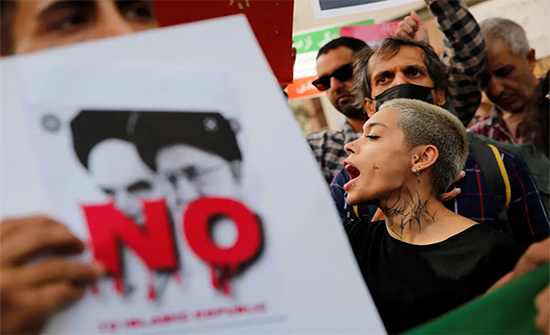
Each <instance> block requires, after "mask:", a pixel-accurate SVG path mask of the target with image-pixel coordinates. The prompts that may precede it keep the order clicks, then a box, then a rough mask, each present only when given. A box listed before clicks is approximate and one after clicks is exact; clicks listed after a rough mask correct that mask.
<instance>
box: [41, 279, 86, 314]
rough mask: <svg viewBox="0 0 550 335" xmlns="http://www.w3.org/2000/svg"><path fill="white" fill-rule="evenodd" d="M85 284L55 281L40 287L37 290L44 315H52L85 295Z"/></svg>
mask: <svg viewBox="0 0 550 335" xmlns="http://www.w3.org/2000/svg"><path fill="white" fill-rule="evenodd" d="M85 292H86V286H85V285H71V284H70V283H68V282H54V283H51V284H48V285H44V286H42V287H40V288H39V289H38V290H37V292H36V299H39V300H40V301H39V302H37V303H38V306H37V307H38V308H37V309H38V310H39V311H40V312H41V313H43V314H44V315H51V314H52V313H54V312H56V311H58V310H59V309H61V308H63V307H66V306H68V305H70V304H72V303H74V302H76V301H78V300H79V299H81V298H82V297H83V296H84V293H85Z"/></svg>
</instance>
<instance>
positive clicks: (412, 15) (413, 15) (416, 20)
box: [410, 10, 422, 25]
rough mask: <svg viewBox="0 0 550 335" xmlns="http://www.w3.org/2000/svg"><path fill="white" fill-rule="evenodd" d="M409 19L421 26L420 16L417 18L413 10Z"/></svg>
mask: <svg viewBox="0 0 550 335" xmlns="http://www.w3.org/2000/svg"><path fill="white" fill-rule="evenodd" d="M410 18H411V19H413V20H414V21H415V22H416V24H417V25H421V24H422V19H421V18H420V16H418V14H416V12H415V11H414V10H413V11H412V12H411V16H410Z"/></svg>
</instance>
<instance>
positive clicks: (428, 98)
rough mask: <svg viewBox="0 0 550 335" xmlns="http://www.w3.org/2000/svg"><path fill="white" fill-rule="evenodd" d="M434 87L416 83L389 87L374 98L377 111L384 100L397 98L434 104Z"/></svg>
mask: <svg viewBox="0 0 550 335" xmlns="http://www.w3.org/2000/svg"><path fill="white" fill-rule="evenodd" d="M433 89H434V88H433V87H426V86H418V85H414V84H401V85H397V86H394V87H391V88H388V89H387V90H385V91H384V92H382V93H381V94H379V95H377V96H376V97H375V98H374V100H376V111H377V112H378V109H380V106H382V105H383V104H384V102H386V101H390V100H393V99H397V98H406V99H415V100H422V101H424V102H427V103H430V104H434V99H433V96H432V90H433Z"/></svg>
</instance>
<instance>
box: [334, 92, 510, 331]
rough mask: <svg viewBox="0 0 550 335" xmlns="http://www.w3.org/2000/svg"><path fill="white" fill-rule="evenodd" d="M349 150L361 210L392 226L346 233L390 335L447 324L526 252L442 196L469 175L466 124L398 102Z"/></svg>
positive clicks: (352, 196)
mask: <svg viewBox="0 0 550 335" xmlns="http://www.w3.org/2000/svg"><path fill="white" fill-rule="evenodd" d="M363 130H364V133H363V136H362V137H361V138H359V139H358V140H356V141H354V142H351V143H348V144H347V145H346V147H345V149H346V151H347V152H348V153H349V157H348V158H347V159H346V161H345V163H344V166H345V168H346V170H347V171H348V173H349V175H350V177H351V180H350V181H349V182H348V183H347V184H346V185H345V186H344V188H345V189H346V191H347V192H348V197H347V201H348V203H349V204H351V205H358V204H362V203H368V202H371V203H374V204H376V205H378V206H379V207H380V209H381V210H382V212H383V213H384V220H383V221H374V222H371V223H369V224H366V223H363V222H361V221H359V222H353V223H350V224H349V225H348V226H346V230H347V232H348V235H349V238H350V242H351V245H352V248H353V251H354V253H355V256H356V258H357V262H358V263H359V267H360V268H361V272H362V274H363V277H364V279H365V281H366V283H367V285H368V287H369V289H370V292H371V294H372V297H373V299H374V301H375V303H376V305H377V308H378V311H379V312H380V315H381V317H382V320H383V321H384V324H385V326H386V329H387V330H388V332H389V333H399V332H403V331H405V330H407V329H410V328H412V327H414V326H416V325H419V324H421V323H423V322H426V321H428V320H430V319H432V318H434V317H437V316H439V315H441V314H443V313H445V312H447V311H449V310H451V309H453V308H455V307H457V306H459V305H461V304H462V303H464V302H467V301H468V300H471V299H472V298H474V297H476V296H478V295H480V294H482V293H483V292H485V291H486V290H487V289H488V288H489V287H491V285H492V284H494V283H495V282H496V281H497V280H498V279H499V278H500V277H502V276H503V275H504V274H506V273H507V272H508V271H510V270H511V269H512V268H513V267H514V264H515V263H516V261H517V260H518V258H519V256H520V254H521V250H520V249H519V247H518V246H517V245H516V243H515V242H514V241H513V240H511V239H509V238H508V237H506V236H505V235H504V234H502V233H501V232H499V231H496V230H495V229H493V228H491V227H489V226H486V225H480V224H478V223H476V222H474V221H471V220H469V219H467V218H465V217H462V216H460V215H458V214H456V213H454V212H452V211H450V210H448V209H447V208H446V207H445V206H444V205H443V204H442V203H441V199H440V198H439V194H441V193H443V192H444V190H445V189H446V188H447V187H448V186H449V184H450V183H451V181H452V180H454V179H455V178H456V177H457V176H458V174H459V173H460V171H461V170H462V168H463V166H464V164H465V162H466V158H467V156H468V140H467V137H466V133H465V130H464V127H463V126H462V124H461V123H460V121H459V120H458V119H457V118H456V117H455V116H453V115H451V114H450V113H449V112H447V111H446V110H444V109H442V108H440V107H437V106H435V105H431V104H428V103H425V102H422V101H418V100H410V99H394V100H391V101H389V102H386V103H385V104H384V105H382V106H381V108H380V110H379V112H377V113H375V114H374V115H373V116H372V117H371V118H370V119H369V120H368V121H367V122H366V123H365V125H364V127H363Z"/></svg>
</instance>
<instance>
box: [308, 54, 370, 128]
mask: <svg viewBox="0 0 550 335" xmlns="http://www.w3.org/2000/svg"><path fill="white" fill-rule="evenodd" d="M352 62H353V50H351V49H350V48H347V47H344V46H341V47H338V48H336V49H333V50H330V51H329V52H328V53H326V54H324V55H321V56H319V58H317V75H318V76H319V77H322V76H325V75H330V74H332V73H333V72H334V71H335V70H337V69H338V68H340V67H342V66H343V65H346V64H349V63H352ZM353 83H354V82H353V78H351V79H350V80H348V81H345V82H341V81H339V80H338V79H336V78H334V77H333V78H330V89H328V90H327V97H328V99H329V100H330V102H331V103H332V105H333V106H334V108H336V109H337V110H338V111H339V112H340V113H342V114H344V115H345V116H346V117H348V118H350V119H363V118H365V116H366V115H365V113H364V111H363V110H361V109H357V108H356V107H355V106H353V102H354V100H355V99H354V97H353V95H352V94H351V89H352V88H353Z"/></svg>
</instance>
